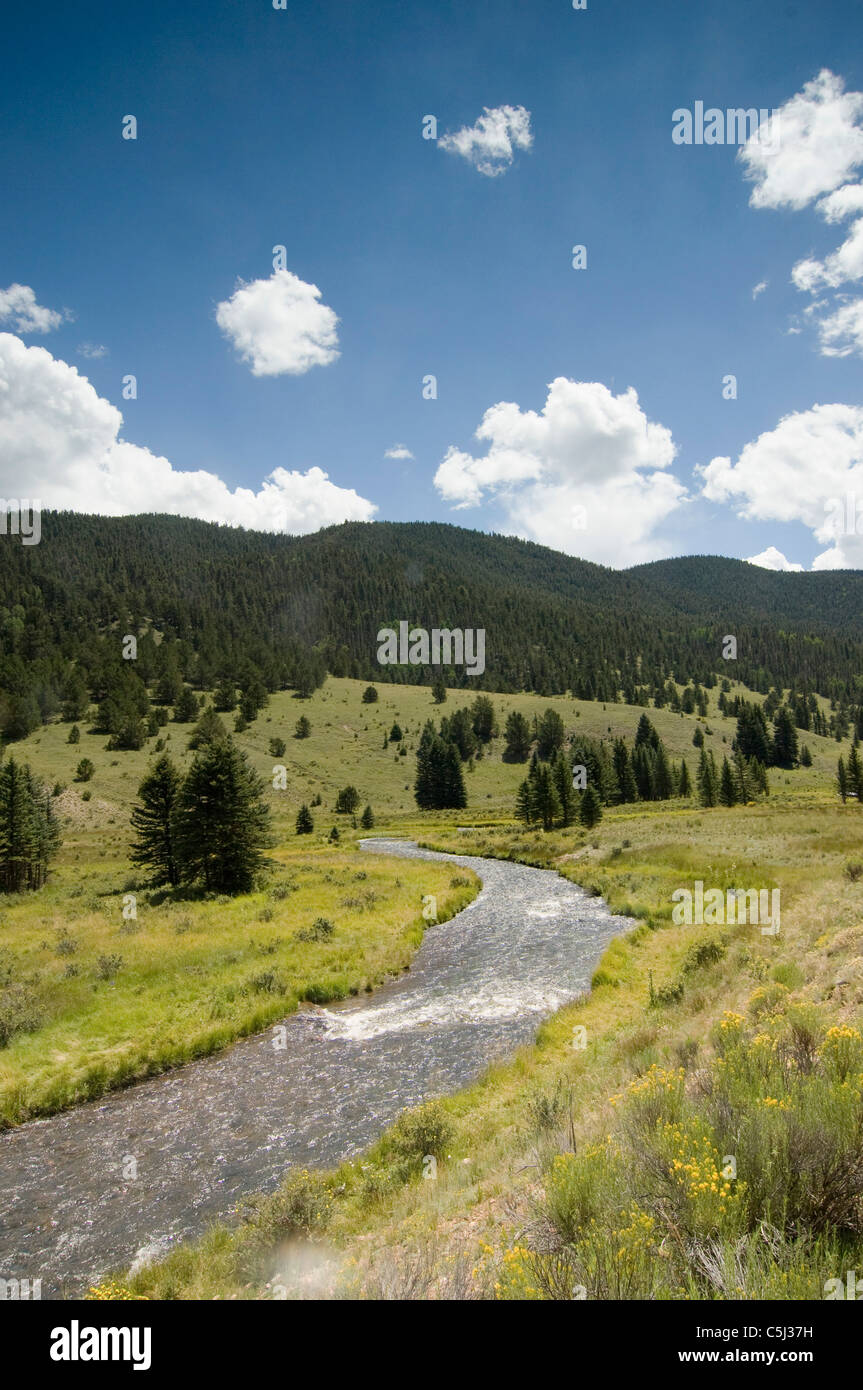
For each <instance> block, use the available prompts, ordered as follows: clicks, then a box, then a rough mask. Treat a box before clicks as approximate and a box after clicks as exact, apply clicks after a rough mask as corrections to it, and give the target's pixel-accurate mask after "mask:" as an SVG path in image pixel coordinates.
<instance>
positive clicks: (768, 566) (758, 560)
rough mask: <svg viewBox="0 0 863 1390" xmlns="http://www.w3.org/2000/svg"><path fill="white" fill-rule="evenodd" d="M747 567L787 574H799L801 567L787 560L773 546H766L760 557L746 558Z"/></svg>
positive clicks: (751, 556)
mask: <svg viewBox="0 0 863 1390" xmlns="http://www.w3.org/2000/svg"><path fill="white" fill-rule="evenodd" d="M746 563H747V564H748V565H758V566H759V567H760V568H761V569H763V570H786V571H788V572H789V573H790V572H793V573H795V574H799V573H800V572H801V571H802V569H803V566H802V565H796V564H794V563H793V562H792V561H791V560H787V559H786V558H785V556H784V555H783V554H782V551H781V550H777V549H776V546H775V545H768V547H767V549H766V550H762V552H761V554H760V555H750V556H748V557H747V561H746Z"/></svg>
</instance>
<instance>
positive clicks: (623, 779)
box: [613, 738, 638, 804]
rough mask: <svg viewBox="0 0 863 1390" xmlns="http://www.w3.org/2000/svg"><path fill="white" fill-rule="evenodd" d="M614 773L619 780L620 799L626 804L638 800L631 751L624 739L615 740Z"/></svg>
mask: <svg viewBox="0 0 863 1390" xmlns="http://www.w3.org/2000/svg"><path fill="white" fill-rule="evenodd" d="M613 758H614V773H615V776H616V778H617V787H618V799H619V800H620V801H621V802H622V803H624V804H626V803H628V802H631V801H637V800H638V787H637V786H636V784H635V777H634V776H633V772H632V762H631V759H630V756H629V750H628V748H627V746H626V743H625V741H624V740H623V739H622V738H617V739H615V740H614V754H613Z"/></svg>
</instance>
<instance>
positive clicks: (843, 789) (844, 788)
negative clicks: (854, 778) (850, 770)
mask: <svg viewBox="0 0 863 1390" xmlns="http://www.w3.org/2000/svg"><path fill="white" fill-rule="evenodd" d="M836 780H837V786H838V788H839V795H840V796H841V798H842V804H843V806H844V804H845V802H846V801H847V800H848V774H847V773H846V771H845V763H844V762H843V760H842V759H841V758H840V759H839V768H838V773H837V779H836Z"/></svg>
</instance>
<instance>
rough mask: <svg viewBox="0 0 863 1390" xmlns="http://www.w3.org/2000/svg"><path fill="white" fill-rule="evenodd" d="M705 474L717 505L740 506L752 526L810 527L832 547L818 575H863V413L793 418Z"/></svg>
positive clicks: (829, 409)
mask: <svg viewBox="0 0 863 1390" xmlns="http://www.w3.org/2000/svg"><path fill="white" fill-rule="evenodd" d="M697 471H698V472H699V473H701V474H702V476H703V479H704V484H703V492H704V496H705V497H707V498H709V499H710V500H711V501H714V502H732V503H733V504H735V505H736V509H737V513H738V515H739V516H741V517H743V518H745V519H747V520H757V521H783V522H789V521H797V522H802V523H803V525H804V526H807V527H809V529H810V530H811V531H812V534H813V536H814V538H815V540H816V541H818V542H819V543H820V544H827V543H829V548H828V549H827V550H825V551H823V552H822V553H820V554H819V555H818V556H817V557H816V559H815V560H814V561H813V566H812V567H813V569H831V568H848V567H850V568H855V569H856V568H863V535H860V534H858V532H857V524H856V513H857V510H858V509H859V511H860V515H861V527H860V529H861V531H863V407H860V406H851V405H839V404H834V405H814V406H813V407H812V408H811V410H805V411H798V412H795V413H793V414H791V415H786V416H785V417H784V418H783V419H782V420H780V422H779V424H778V425H777V426H776V428H775V429H773V430H768V431H766V432H765V433H764V434H761V435H759V436H758V438H757V439H756V440H754V441H752V442H750V443H749V444H747V445H745V447H744V448H743V450H742V451H741V453H740V457H739V458H738V460H737V462H736V463H732V462H731V459H729V458H715V459H712V460H711V462H710V463H708V464H707V465H705V466H701V467H699V468H698V470H697ZM855 499H856V501H855ZM768 553H769V552H765V554H768ZM777 553H778V552H777Z"/></svg>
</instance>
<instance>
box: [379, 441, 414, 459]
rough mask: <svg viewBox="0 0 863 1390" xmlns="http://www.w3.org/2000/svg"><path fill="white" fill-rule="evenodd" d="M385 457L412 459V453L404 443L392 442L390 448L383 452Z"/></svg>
mask: <svg viewBox="0 0 863 1390" xmlns="http://www.w3.org/2000/svg"><path fill="white" fill-rule="evenodd" d="M384 458H385V459H412V458H413V454H412V453H411V451H410V449H409V448H408V447H407V445H406V444H393V446H392V448H390V449H387V450H386V451H385V453H384Z"/></svg>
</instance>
